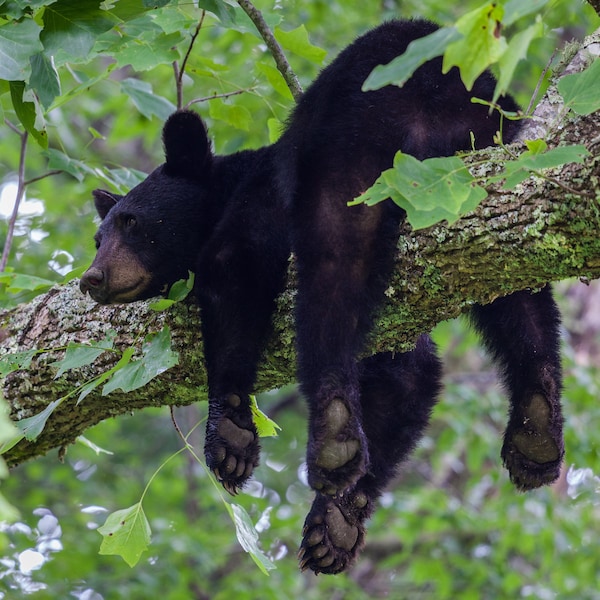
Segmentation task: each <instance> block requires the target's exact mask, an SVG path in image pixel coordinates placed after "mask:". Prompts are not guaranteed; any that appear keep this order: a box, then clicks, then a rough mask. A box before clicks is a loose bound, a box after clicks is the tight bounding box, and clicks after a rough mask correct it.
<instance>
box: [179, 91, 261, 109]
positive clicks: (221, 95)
mask: <svg viewBox="0 0 600 600" xmlns="http://www.w3.org/2000/svg"><path fill="white" fill-rule="evenodd" d="M252 90H254V88H253V87H252V88H246V89H243V90H235V92H225V93H224V94H213V95H212V96H204V97H203V98H196V99H195V100H190V101H189V102H188V103H187V104H186V105H185V107H184V108H189V107H190V106H192V104H200V103H201V102H208V101H209V100H216V99H217V98H230V97H231V96H238V95H239V94H243V93H245V92H251V91H252Z"/></svg>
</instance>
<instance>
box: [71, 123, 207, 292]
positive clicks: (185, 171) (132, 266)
mask: <svg viewBox="0 0 600 600" xmlns="http://www.w3.org/2000/svg"><path fill="white" fill-rule="evenodd" d="M163 144H164V149H165V162H164V163H163V164H162V165H161V166H160V167H158V168H157V169H155V170H154V171H153V172H152V173H151V174H150V175H149V176H148V177H147V179H145V180H144V181H143V182H142V183H140V184H139V185H137V186H136V187H134V188H133V189H132V190H131V191H130V192H129V193H128V194H126V195H125V196H120V195H117V194H113V193H111V192H107V191H105V190H96V191H94V203H95V205H96V210H97V211H98V215H99V216H100V218H101V219H102V223H101V225H100V227H99V229H98V232H97V234H96V236H95V240H96V248H97V254H96V258H95V259H94V262H93V263H92V264H91V266H90V268H89V269H88V270H87V271H86V272H85V273H84V274H83V276H82V278H81V283H80V288H81V291H82V292H83V293H86V292H89V294H90V296H91V297H92V298H93V299H94V300H96V302H99V303H101V304H112V303H117V302H133V301H134V300H141V299H144V298H150V297H151V296H155V295H157V294H159V293H162V292H164V291H165V290H166V289H167V288H168V286H169V285H171V284H172V283H174V282H175V281H177V280H179V279H183V278H186V277H187V276H188V271H189V270H192V271H193V270H194V269H195V263H196V260H197V257H198V253H199V251H200V248H201V245H202V240H203V238H205V237H206V232H207V230H208V228H210V226H211V223H210V220H211V216H210V215H211V212H212V211H211V209H210V206H209V205H210V201H209V198H210V196H209V195H210V185H211V170H212V165H213V155H212V152H211V147H210V142H209V140H208V136H207V133H206V128H205V126H204V123H203V122H202V120H201V119H200V117H199V116H198V115H197V114H196V113H194V112H191V111H178V112H176V113H174V114H173V115H171V117H169V119H168V120H167V122H166V124H165V126H164V129H163Z"/></svg>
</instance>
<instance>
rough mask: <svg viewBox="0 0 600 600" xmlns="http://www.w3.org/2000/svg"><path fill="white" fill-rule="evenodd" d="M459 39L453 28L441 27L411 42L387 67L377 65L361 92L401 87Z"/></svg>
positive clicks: (459, 35) (459, 36)
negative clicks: (386, 87) (417, 71)
mask: <svg viewBox="0 0 600 600" xmlns="http://www.w3.org/2000/svg"><path fill="white" fill-rule="evenodd" d="M461 37H462V35H461V34H460V33H459V32H458V31H457V30H456V29H455V28H454V27H443V28H442V29H438V30H437V31H434V32H433V33H431V34H429V35H427V36H425V37H422V38H419V39H417V40H413V41H412V42H411V43H410V44H409V45H408V48H407V49H406V52H404V54H401V55H400V56H397V57H396V58H395V59H394V60H392V61H391V62H389V63H388V64H387V65H379V66H377V67H375V68H374V69H373V71H372V72H371V74H370V75H369V76H368V77H367V79H366V80H365V82H364V84H363V87H362V89H363V91H369V90H377V89H379V88H382V87H384V86H386V85H389V84H392V85H397V86H399V87H402V86H403V85H404V84H405V83H406V82H407V81H408V80H409V79H410V77H411V75H412V74H413V73H414V72H415V71H416V70H417V69H418V68H419V67H420V66H421V65H422V64H423V63H425V62H427V61H428V60H431V59H432V58H435V57H436V56H441V55H442V54H443V53H444V51H445V49H446V48H447V47H448V45H449V44H450V43H452V42H454V41H456V40H458V39H460V38H461Z"/></svg>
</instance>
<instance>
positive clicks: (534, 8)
mask: <svg viewBox="0 0 600 600" xmlns="http://www.w3.org/2000/svg"><path fill="white" fill-rule="evenodd" d="M546 4H548V0H527V2H523V0H509V1H508V2H507V3H506V4H505V5H504V17H503V19H502V22H503V24H504V27H508V26H509V25H512V24H513V23H515V22H516V21H518V20H519V19H522V18H523V17H525V16H527V15H530V14H532V13H536V14H539V11H540V10H541V9H542V8H543V7H544V6H545V5H546Z"/></svg>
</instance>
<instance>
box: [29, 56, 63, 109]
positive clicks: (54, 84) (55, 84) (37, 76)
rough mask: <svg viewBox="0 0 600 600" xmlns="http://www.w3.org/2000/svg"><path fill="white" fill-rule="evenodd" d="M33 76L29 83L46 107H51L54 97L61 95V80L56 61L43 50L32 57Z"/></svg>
mask: <svg viewBox="0 0 600 600" xmlns="http://www.w3.org/2000/svg"><path fill="white" fill-rule="evenodd" d="M30 62H31V78H30V80H29V85H30V86H31V88H32V89H33V91H34V92H35V94H36V95H37V97H38V98H39V99H40V102H41V103H42V106H44V108H49V107H50V105H51V104H52V102H53V101H54V98H56V96H60V81H59V79H58V73H57V71H56V68H55V66H54V61H53V60H52V59H51V58H48V57H47V56H46V55H45V54H43V53H42V52H38V53H37V54H34V55H33V56H32V57H31V58H30Z"/></svg>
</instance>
